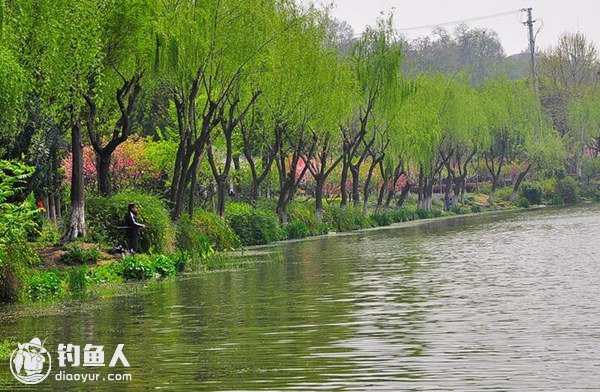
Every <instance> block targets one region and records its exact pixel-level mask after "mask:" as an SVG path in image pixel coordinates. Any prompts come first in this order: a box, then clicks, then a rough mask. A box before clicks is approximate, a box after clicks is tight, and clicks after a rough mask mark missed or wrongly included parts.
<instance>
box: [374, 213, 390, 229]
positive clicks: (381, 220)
mask: <svg viewBox="0 0 600 392" xmlns="http://www.w3.org/2000/svg"><path fill="white" fill-rule="evenodd" d="M371 220H372V221H373V222H374V223H375V224H376V225H377V226H389V225H391V224H392V223H394V216H393V214H392V213H390V212H387V211H383V212H376V213H374V214H372V215H371Z"/></svg>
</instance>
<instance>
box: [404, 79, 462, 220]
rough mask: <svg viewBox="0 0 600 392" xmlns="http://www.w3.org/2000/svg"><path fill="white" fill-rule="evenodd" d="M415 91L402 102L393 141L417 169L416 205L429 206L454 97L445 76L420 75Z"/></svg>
mask: <svg viewBox="0 0 600 392" xmlns="http://www.w3.org/2000/svg"><path fill="white" fill-rule="evenodd" d="M416 84H417V86H418V87H417V90H416V92H415V93H414V94H413V95H412V96H411V97H410V98H409V99H408V100H407V101H406V102H405V103H404V104H403V105H402V107H401V109H400V113H399V133H398V137H399V140H397V141H395V142H394V144H396V145H399V146H401V149H402V150H403V151H405V156H406V160H407V162H408V163H409V164H410V165H413V166H416V167H418V168H419V193H418V206H419V208H422V209H426V210H427V209H430V208H431V203H432V197H433V190H434V185H435V181H436V177H437V175H438V174H439V173H440V172H441V171H442V169H443V168H444V166H445V164H446V162H447V161H448V160H449V159H450V158H449V154H443V153H440V151H441V148H442V146H443V145H444V143H445V141H446V137H448V135H446V133H445V131H447V126H448V112H449V110H450V109H451V102H452V99H453V91H452V87H453V85H454V82H453V80H452V79H451V78H448V77H444V76H431V75H421V76H420V77H418V78H417V80H416Z"/></svg>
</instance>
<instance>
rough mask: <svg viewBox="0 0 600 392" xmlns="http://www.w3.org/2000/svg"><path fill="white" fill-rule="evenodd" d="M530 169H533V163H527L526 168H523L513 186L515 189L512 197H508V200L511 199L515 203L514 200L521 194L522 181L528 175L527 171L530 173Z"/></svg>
mask: <svg viewBox="0 0 600 392" xmlns="http://www.w3.org/2000/svg"><path fill="white" fill-rule="evenodd" d="M529 169H531V165H527V167H526V168H525V170H523V171H522V172H521V173H519V175H518V176H517V180H516V181H515V185H514V186H513V191H512V193H511V195H510V197H509V198H508V201H510V202H511V203H514V201H515V200H517V196H519V188H520V187H521V183H522V182H523V180H524V179H525V176H527V173H529Z"/></svg>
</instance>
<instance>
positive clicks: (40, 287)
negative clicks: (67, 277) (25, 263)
mask: <svg viewBox="0 0 600 392" xmlns="http://www.w3.org/2000/svg"><path fill="white" fill-rule="evenodd" d="M63 291H64V287H63V282H62V280H61V279H60V276H59V275H58V274H57V273H56V272H54V271H37V272H34V273H33V274H32V275H31V276H30V277H29V279H28V281H27V283H26V289H25V292H26V294H27V297H28V298H29V299H32V300H45V299H49V298H53V297H57V296H58V295H59V294H61V293H62V292H63Z"/></svg>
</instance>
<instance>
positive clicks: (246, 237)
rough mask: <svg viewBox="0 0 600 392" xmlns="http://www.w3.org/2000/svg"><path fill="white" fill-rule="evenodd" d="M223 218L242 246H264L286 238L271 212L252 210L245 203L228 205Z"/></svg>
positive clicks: (277, 219)
mask: <svg viewBox="0 0 600 392" xmlns="http://www.w3.org/2000/svg"><path fill="white" fill-rule="evenodd" d="M225 216H226V218H227V221H228V222H229V225H230V226H231V228H232V229H233V231H234V232H235V233H236V234H237V236H238V237H239V239H240V242H241V243H242V245H244V246H248V245H264V244H268V243H270V242H273V241H277V240H279V239H284V238H286V233H285V231H284V230H283V229H282V228H281V226H280V225H279V218H278V217H277V215H276V214H275V213H274V212H273V211H272V210H265V209H262V208H253V207H252V206H251V205H249V204H246V203H229V204H228V205H227V208H226V212H225Z"/></svg>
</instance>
